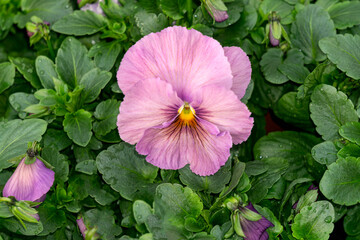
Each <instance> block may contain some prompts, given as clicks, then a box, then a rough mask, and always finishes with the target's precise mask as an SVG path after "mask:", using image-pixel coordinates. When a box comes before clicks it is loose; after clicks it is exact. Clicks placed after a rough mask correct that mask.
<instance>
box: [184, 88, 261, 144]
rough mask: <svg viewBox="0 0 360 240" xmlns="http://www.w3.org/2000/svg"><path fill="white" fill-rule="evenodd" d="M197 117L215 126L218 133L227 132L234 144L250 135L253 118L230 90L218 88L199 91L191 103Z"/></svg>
mask: <svg viewBox="0 0 360 240" xmlns="http://www.w3.org/2000/svg"><path fill="white" fill-rule="evenodd" d="M191 105H192V106H193V108H194V109H195V111H196V114H197V116H198V117H200V118H202V119H204V120H206V121H209V122H211V123H213V124H215V125H216V126H217V127H218V128H219V129H220V131H228V132H230V134H231V136H232V140H233V143H234V144H239V143H241V142H243V141H245V140H246V139H248V137H249V136H250V134H251V129H252V127H253V122H254V120H253V118H251V117H250V115H251V112H250V111H249V110H248V108H247V107H246V105H245V104H244V103H242V102H241V101H240V100H239V99H238V97H237V96H236V95H235V93H234V92H233V91H231V90H227V89H225V88H221V87H218V86H207V87H203V88H201V89H199V91H198V92H196V94H195V95H194V101H193V102H192V103H191Z"/></svg>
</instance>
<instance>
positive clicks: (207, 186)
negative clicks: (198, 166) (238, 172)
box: [179, 161, 231, 193]
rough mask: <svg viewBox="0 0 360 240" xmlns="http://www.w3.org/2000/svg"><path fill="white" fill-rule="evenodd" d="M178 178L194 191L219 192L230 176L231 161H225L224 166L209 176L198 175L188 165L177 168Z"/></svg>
mask: <svg viewBox="0 0 360 240" xmlns="http://www.w3.org/2000/svg"><path fill="white" fill-rule="evenodd" d="M179 173H180V180H181V182H182V183H183V184H185V185H187V186H188V187H190V188H191V189H192V190H194V191H205V192H209V193H219V192H221V191H222V190H223V189H224V187H225V185H226V184H227V183H228V182H229V181H230V177H231V161H227V162H226V164H225V166H223V167H221V168H220V170H219V171H218V172H216V173H215V174H214V175H211V176H205V177H202V176H199V175H196V174H195V173H193V172H192V171H191V170H190V168H189V166H185V167H184V168H182V169H180V170H179Z"/></svg>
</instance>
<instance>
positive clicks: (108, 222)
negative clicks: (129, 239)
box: [84, 209, 122, 240]
mask: <svg viewBox="0 0 360 240" xmlns="http://www.w3.org/2000/svg"><path fill="white" fill-rule="evenodd" d="M84 223H85V225H86V227H87V229H89V228H95V227H96V229H97V230H96V232H97V233H98V234H100V236H101V239H103V240H113V239H114V240H115V239H117V238H115V236H118V235H120V234H121V233H122V229H121V227H119V226H118V225H116V223H115V217H114V212H113V211H112V210H108V209H102V210H99V209H91V210H88V211H86V212H85V213H84Z"/></svg>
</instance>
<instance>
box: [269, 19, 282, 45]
mask: <svg viewBox="0 0 360 240" xmlns="http://www.w3.org/2000/svg"><path fill="white" fill-rule="evenodd" d="M272 26H273V25H272V24H270V25H269V39H270V44H271V45H272V46H273V47H276V46H279V44H280V39H276V38H275V37H274V34H273V27H272Z"/></svg>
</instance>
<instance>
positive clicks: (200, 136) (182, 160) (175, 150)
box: [136, 117, 232, 176]
mask: <svg viewBox="0 0 360 240" xmlns="http://www.w3.org/2000/svg"><path fill="white" fill-rule="evenodd" d="M231 146H232V142H231V136H230V134H229V133H228V132H220V131H219V129H218V128H217V127H216V126H215V125H213V124H211V123H209V122H207V121H205V120H202V119H199V118H196V120H194V121H192V122H191V123H189V124H183V123H182V122H181V120H180V119H179V118H178V117H176V118H175V119H174V120H173V121H172V122H169V123H165V124H163V125H161V126H158V127H154V128H150V129H148V130H146V131H145V133H144V136H143V137H142V138H141V140H140V141H139V143H138V144H137V145H136V150H137V151H138V152H139V153H140V154H143V155H147V157H146V160H147V161H148V162H149V163H151V164H153V165H155V166H158V167H160V168H163V169H180V168H183V167H184V166H185V165H186V164H188V163H189V164H190V169H191V170H192V171H193V172H194V173H196V174H198V175H201V176H207V175H212V174H214V173H216V172H217V171H218V170H219V169H220V167H221V166H223V165H224V164H225V162H226V161H227V159H228V157H229V156H230V148H231Z"/></svg>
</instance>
